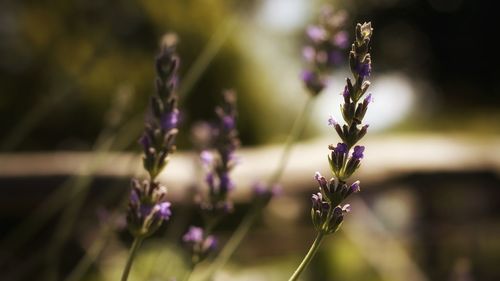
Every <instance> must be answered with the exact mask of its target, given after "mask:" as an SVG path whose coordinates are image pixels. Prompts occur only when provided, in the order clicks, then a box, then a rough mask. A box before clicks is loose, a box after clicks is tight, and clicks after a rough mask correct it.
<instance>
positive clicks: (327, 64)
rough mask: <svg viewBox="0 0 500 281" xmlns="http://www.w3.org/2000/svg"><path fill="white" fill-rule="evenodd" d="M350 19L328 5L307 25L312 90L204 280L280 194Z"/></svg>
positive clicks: (306, 77)
mask: <svg viewBox="0 0 500 281" xmlns="http://www.w3.org/2000/svg"><path fill="white" fill-rule="evenodd" d="M347 19H348V14H347V13H346V12H345V11H344V10H338V11H335V10H334V9H333V8H332V7H331V6H329V5H326V6H323V7H322V9H321V12H320V14H319V17H318V22H317V23H316V24H314V25H310V26H309V27H308V28H307V30H306V38H307V44H306V46H305V47H304V48H303V50H302V56H303V58H304V60H305V64H306V66H305V68H304V70H303V71H302V73H301V75H300V76H301V80H302V82H303V83H304V86H305V88H306V89H307V91H308V93H309V96H308V98H307V101H306V102H305V103H304V106H303V108H302V110H301V113H300V114H299V115H298V116H297V118H296V119H295V121H294V124H293V127H292V129H291V131H290V133H289V135H288V137H287V139H286V141H285V145H284V149H283V152H282V154H281V157H280V159H279V163H278V165H277V167H276V169H275V170H274V172H273V173H272V175H271V176H270V178H269V179H268V180H267V181H266V182H265V183H260V184H258V185H257V186H255V188H254V193H255V195H256V196H255V200H254V203H253V205H252V206H251V209H250V211H248V212H247V214H246V216H245V217H244V218H243V220H242V222H241V223H240V224H239V225H238V228H237V229H236V230H235V232H234V233H233V235H232V236H231V237H230V239H229V241H228V242H227V243H226V245H225V246H224V247H223V249H222V250H221V252H220V254H219V255H218V256H217V258H216V259H215V261H214V262H213V263H212V265H211V266H210V268H209V269H208V270H207V274H206V276H205V278H204V279H209V278H210V276H212V275H213V274H214V273H215V272H216V271H217V270H218V269H219V268H221V267H222V266H223V265H224V264H225V263H226V262H227V261H228V260H229V258H230V257H231V255H232V254H233V253H234V252H235V251H236V249H237V247H238V246H239V245H240V243H241V242H242V241H243V238H244V237H245V235H246V234H247V233H248V231H249V230H250V228H251V226H252V225H253V224H254V222H255V220H256V219H257V218H258V216H259V214H260V211H261V210H262V209H263V208H264V207H265V206H266V205H267V204H268V203H269V201H270V200H271V198H272V196H273V195H276V194H277V193H279V189H280V188H279V181H280V180H281V176H282V175H283V172H284V170H285V167H286V164H287V162H288V158H289V156H290V152H291V150H292V147H293V145H294V143H295V141H296V140H297V139H298V138H299V136H300V135H301V133H302V131H303V129H304V127H305V125H306V123H307V120H308V119H309V115H310V113H311V108H312V104H313V101H314V98H315V97H316V96H318V95H319V94H320V93H321V92H323V90H324V89H325V88H326V87H327V86H328V76H329V75H330V74H331V72H332V70H333V69H335V67H337V66H338V65H340V64H341V63H342V61H343V58H342V55H341V54H342V53H343V50H344V49H346V48H347V47H348V41H349V39H348V35H347V32H346V31H345V26H346V22H347Z"/></svg>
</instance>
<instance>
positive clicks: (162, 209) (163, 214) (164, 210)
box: [158, 202, 172, 220]
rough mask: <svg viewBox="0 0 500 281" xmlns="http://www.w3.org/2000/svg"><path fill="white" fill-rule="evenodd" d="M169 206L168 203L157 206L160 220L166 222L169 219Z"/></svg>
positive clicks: (170, 213) (170, 212)
mask: <svg viewBox="0 0 500 281" xmlns="http://www.w3.org/2000/svg"><path fill="white" fill-rule="evenodd" d="M170 205H171V204H170V202H162V203H160V204H159V205H158V206H159V214H160V218H162V219H164V220H168V219H169V218H170V216H171V215H172V211H170Z"/></svg>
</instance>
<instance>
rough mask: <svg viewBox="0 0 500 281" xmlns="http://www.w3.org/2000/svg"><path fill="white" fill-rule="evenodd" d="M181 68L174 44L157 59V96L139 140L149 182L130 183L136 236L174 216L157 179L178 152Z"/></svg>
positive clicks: (131, 221) (132, 227)
mask: <svg viewBox="0 0 500 281" xmlns="http://www.w3.org/2000/svg"><path fill="white" fill-rule="evenodd" d="M178 65H179V58H178V57H177V54H176V52H175V44H171V45H165V46H163V47H162V49H161V51H160V53H159V55H158V56H157V58H156V75H157V77H156V95H155V96H153V97H152V98H151V104H150V106H151V108H150V114H149V116H148V117H147V120H146V123H145V130H144V133H143V135H142V137H141V138H140V140H139V143H140V144H141V146H142V148H143V150H144V155H143V165H144V169H145V170H146V171H147V172H148V174H149V180H143V181H142V182H140V181H139V180H137V179H133V180H132V184H131V185H132V190H131V193H130V199H129V208H128V212H127V222H128V227H129V230H130V232H131V233H132V234H133V235H134V236H135V237H146V236H149V235H151V234H153V233H154V232H155V231H156V230H157V229H158V228H159V227H160V226H161V224H162V222H163V221H165V220H168V219H169V217H170V215H171V211H170V203H169V202H167V201H166V193H167V189H166V188H165V187H164V186H162V185H161V184H159V183H158V182H157V181H156V180H155V179H156V177H157V176H158V175H159V174H160V172H161V171H162V170H163V168H165V166H166V164H167V162H168V157H169V155H170V154H171V153H173V152H174V151H175V137H176V135H177V132H178V130H177V123H178V119H179V111H178V110H177V107H176V106H177V105H176V104H177V96H176V95H175V88H176V84H177V68H178Z"/></svg>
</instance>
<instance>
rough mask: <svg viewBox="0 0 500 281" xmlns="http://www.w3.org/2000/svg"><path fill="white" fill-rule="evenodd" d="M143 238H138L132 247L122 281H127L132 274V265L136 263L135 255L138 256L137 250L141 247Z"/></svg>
mask: <svg viewBox="0 0 500 281" xmlns="http://www.w3.org/2000/svg"><path fill="white" fill-rule="evenodd" d="M142 240H143V238H140V237H136V238H135V239H134V242H133V243H132V246H131V247H130V252H129V254H128V258H127V264H125V268H124V269H123V274H122V279H121V281H127V279H128V274H129V273H130V268H131V267H132V263H133V262H134V258H135V255H136V254H137V250H138V249H139V247H141V244H142Z"/></svg>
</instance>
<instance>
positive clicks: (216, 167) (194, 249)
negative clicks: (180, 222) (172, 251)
mask: <svg viewBox="0 0 500 281" xmlns="http://www.w3.org/2000/svg"><path fill="white" fill-rule="evenodd" d="M215 113H216V114H217V122H215V123H214V124H213V125H212V127H211V129H210V134H211V135H210V138H209V140H208V141H209V143H208V145H207V147H208V148H209V149H206V150H203V151H202V152H201V154H200V158H201V162H202V164H203V166H204V168H205V170H206V172H207V174H206V177H205V183H206V185H207V187H208V192H207V195H206V196H200V198H201V199H200V202H199V203H200V208H201V211H202V214H203V216H204V220H205V226H204V229H203V228H201V227H196V226H191V227H190V228H189V230H188V232H187V233H186V234H185V235H184V236H183V241H184V242H185V243H186V244H187V245H188V246H189V249H190V252H191V254H192V256H191V266H192V267H194V266H196V264H198V263H199V262H201V261H202V260H203V259H204V258H205V257H206V256H207V255H208V254H209V252H210V251H211V250H213V249H214V248H215V245H216V242H217V240H216V238H215V237H214V236H213V235H211V232H212V230H213V228H214V227H215V226H216V225H217V224H218V223H219V221H220V220H221V219H222V218H223V217H224V216H225V215H226V214H228V213H230V212H231V211H232V210H233V204H232V202H231V200H230V198H229V194H230V192H231V190H233V189H234V187H235V184H234V182H233V181H232V179H231V177H230V172H231V170H232V169H233V168H234V166H235V165H236V163H237V158H236V155H235V151H236V149H237V148H238V147H239V145H240V140H239V138H238V131H237V129H236V116H237V111H236V93H235V92H234V91H231V90H228V91H225V92H224V93H223V101H222V104H221V105H219V106H217V107H216V109H215Z"/></svg>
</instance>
